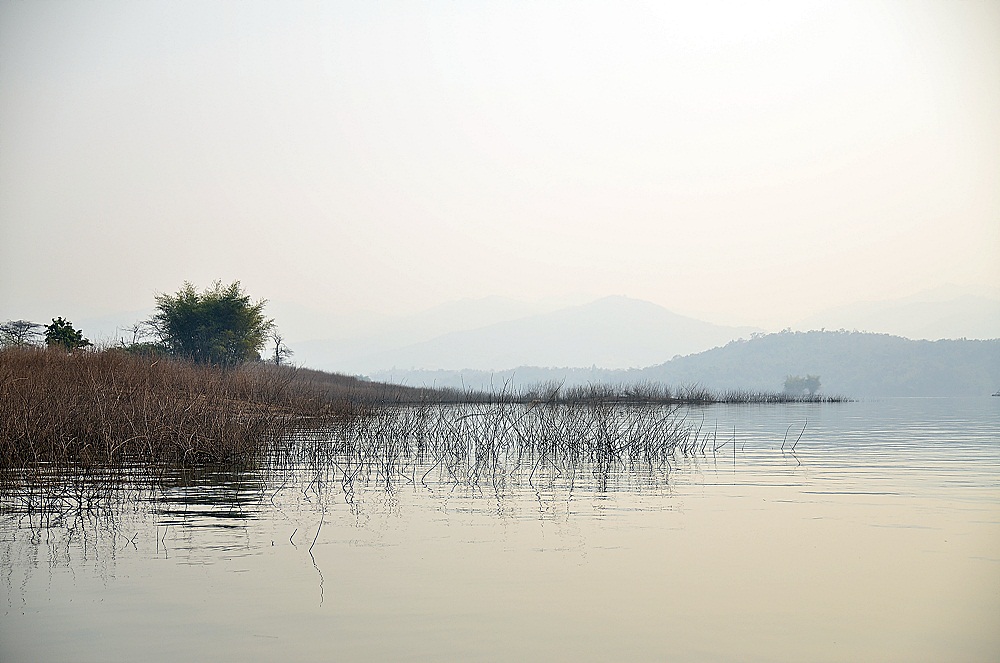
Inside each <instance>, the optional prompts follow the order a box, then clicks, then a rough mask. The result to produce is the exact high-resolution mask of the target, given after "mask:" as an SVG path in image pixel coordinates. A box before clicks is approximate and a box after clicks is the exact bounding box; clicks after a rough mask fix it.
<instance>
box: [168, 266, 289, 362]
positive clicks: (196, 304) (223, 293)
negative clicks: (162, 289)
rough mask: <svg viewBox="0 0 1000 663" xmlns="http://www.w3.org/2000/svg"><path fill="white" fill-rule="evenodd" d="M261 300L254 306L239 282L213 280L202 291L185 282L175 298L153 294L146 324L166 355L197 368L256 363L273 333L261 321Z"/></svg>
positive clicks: (267, 321)
mask: <svg viewBox="0 0 1000 663" xmlns="http://www.w3.org/2000/svg"><path fill="white" fill-rule="evenodd" d="M265 304H267V302H266V300H263V299H262V300H260V301H258V302H256V303H254V302H252V301H251V300H250V297H249V296H248V295H247V294H246V293H245V292H243V289H242V288H241V287H240V282H239V281H234V282H233V283H232V285H229V286H225V287H224V286H223V285H222V283H221V282H219V281H216V282H215V283H213V284H212V286H211V287H210V288H206V289H205V290H204V291H203V292H198V290H197V289H196V288H195V287H194V286H193V285H192V284H190V283H187V282H185V283H184V286H183V287H182V288H181V289H180V290H178V291H177V294H175V295H167V294H163V295H157V296H156V308H157V313H155V314H154V315H153V317H152V318H151V319H150V320H149V324H150V326H151V327H152V328H153V330H154V331H155V333H156V334H157V336H159V338H160V342H161V343H162V344H163V345H164V346H165V347H166V349H167V351H168V352H170V353H171V354H173V355H175V356H179V357H187V358H189V359H193V360H194V361H196V362H200V363H211V364H240V363H243V362H246V361H252V360H259V359H260V350H261V349H262V348H263V347H264V343H265V342H266V341H267V338H268V334H269V333H270V331H271V330H272V329H273V328H274V321H273V320H271V319H269V318H266V317H265V316H264V306H265Z"/></svg>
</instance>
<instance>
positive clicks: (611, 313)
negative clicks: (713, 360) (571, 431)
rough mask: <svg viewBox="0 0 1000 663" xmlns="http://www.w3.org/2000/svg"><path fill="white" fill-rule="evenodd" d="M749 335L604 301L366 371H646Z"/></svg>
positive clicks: (398, 356)
mask: <svg viewBox="0 0 1000 663" xmlns="http://www.w3.org/2000/svg"><path fill="white" fill-rule="evenodd" d="M754 331H757V330H755V329H754V328H752V327H724V326H721V325H714V324H711V323H708V322H703V321H701V320H695V319H694V318H687V317H684V316H681V315H677V314H676V313H672V312H670V311H668V310H667V309H665V308H662V307H660V306H657V305H656V304H653V303H650V302H647V301H642V300H638V299H631V298H628V297H620V296H614V297H605V298H603V299H598V300H596V301H593V302H590V303H587V304H583V305H580V306H572V307H568V308H564V309H560V310H557V311H551V312H547V313H541V314H537V315H531V316H527V317H522V318H518V319H515V320H507V321H503V322H497V323H495V324H491V325H487V326H484V327H479V328H475V329H469V330H465V331H454V332H451V333H447V334H443V335H441V336H438V337H435V338H432V339H430V340H427V341H424V342H421V343H415V344H412V345H408V346H405V347H401V348H395V349H392V350H387V351H383V352H379V353H373V354H371V355H369V356H368V357H365V358H364V359H363V360H362V361H363V363H364V364H365V365H367V366H368V367H369V368H368V369H367V370H369V371H371V370H377V369H387V368H390V367H400V368H416V369H462V368H474V369H505V368H510V367H513V366H519V365H546V366H596V367H600V368H628V367H639V366H648V365H650V364H652V363H656V362H661V361H664V360H665V359H668V358H670V357H672V356H675V355H681V354H688V353H691V352H697V351H699V350H705V349H707V348H711V347H714V346H717V345H721V344H724V343H727V342H729V341H731V340H733V339H735V338H740V337H742V336H749V335H750V334H751V333H753V332H754Z"/></svg>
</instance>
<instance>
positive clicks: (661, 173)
mask: <svg viewBox="0 0 1000 663" xmlns="http://www.w3.org/2000/svg"><path fill="white" fill-rule="evenodd" d="M215 279H221V280H223V281H225V282H229V281H232V280H237V279H239V280H241V281H242V283H243V284H244V286H245V287H246V288H247V290H248V291H249V292H250V294H251V295H253V296H254V297H255V298H256V297H264V298H268V299H270V300H272V301H274V302H279V301H280V302H284V303H288V304H292V305H298V306H306V307H312V308H322V309H325V310H327V311H331V312H334V313H335V314H337V315H344V316H350V315H353V314H355V313H356V312H358V311H360V310H370V311H378V312H383V313H393V312H410V311H414V310H417V309H420V308H424V307H428V306H431V305H434V304H438V303H442V302H446V301H450V300H455V299H458V298H470V297H471V298H476V297H484V296H488V295H502V296H507V297H515V298H520V299H528V300H532V299H538V298H542V297H559V296H565V295H580V294H587V295H593V296H595V297H597V296H603V295H609V294H622V295H628V296H631V297H637V298H642V299H648V300H650V301H653V302H655V303H657V304H660V305H663V306H666V307H667V308H670V309H672V310H675V311H677V312H680V313H685V314H689V315H697V316H699V317H702V318H704V319H707V320H710V321H713V322H721V323H727V324H749V325H758V326H762V327H765V328H768V327H769V328H781V327H784V326H786V325H787V324H790V323H791V322H793V321H794V320H797V319H800V318H803V317H805V316H807V315H809V314H811V313H814V312H815V311H818V310H821V309H824V308H827V307H831V306H837V305H841V304H846V303H850V302H854V301H858V300H878V299H889V298H894V297H901V296H906V295H910V294H913V293H915V292H918V291H920V290H923V289H928V288H935V287H938V286H940V285H942V284H945V283H952V284H959V285H968V286H986V287H998V286H1000V3H997V2H952V1H950V0H939V1H928V2H920V1H918V0H900V1H898V2H878V1H875V0H865V1H862V2H855V3H852V2H844V1H838V2H802V1H794V2H787V3H781V2H767V3H756V4H752V3H746V2H731V3H730V2H715V3H712V2H677V3H664V2H649V3H641V2H621V1H613V2H586V1H573V2H545V1H540V2H510V1H505V2H433V1H432V2H405V3H402V2H401V3H392V2H384V3H376V2H343V3H337V2H318V3H293V2H243V1H241V2H212V1H208V2H205V1H201V0H199V1H191V2H185V1H177V0H171V1H169V2H153V1H143V2H131V1H130V2H101V1H94V0H88V1H84V2H79V1H74V0H64V1H59V2H42V1H31V2H22V1H14V2H12V1H10V0H0V320H6V319H8V318H14V319H16V318H27V319H32V320H36V321H41V322H46V321H48V320H49V319H50V318H52V317H54V316H57V315H62V316H65V317H68V318H70V319H71V320H72V319H74V318H84V317H93V316H98V315H104V314H108V313H113V312H117V311H129V310H138V309H148V308H150V307H151V306H152V304H153V295H154V294H155V293H157V292H174V291H176V290H177V289H178V288H179V287H180V286H181V284H182V282H183V281H185V280H187V281H192V282H194V283H195V284H196V285H199V286H206V285H208V284H209V283H210V282H211V281H213V280H215ZM278 323H279V325H280V324H281V320H278ZM295 331H296V330H288V333H289V334H290V335H292V336H295V335H296V333H295Z"/></svg>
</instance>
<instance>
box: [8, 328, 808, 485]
mask: <svg viewBox="0 0 1000 663" xmlns="http://www.w3.org/2000/svg"><path fill="white" fill-rule="evenodd" d="M802 400H810V399H803V398H795V397H789V396H783V395H781V394H766V393H750V392H726V393H721V394H714V393H712V392H709V391H707V390H704V389H699V388H697V387H687V388H683V389H679V390H672V389H670V388H669V387H665V386H661V385H655V384H646V385H638V386H635V385H633V386H618V387H613V386H605V385H593V386H588V387H583V388H580V387H577V388H572V389H562V388H561V386H560V385H558V384H548V385H540V386H538V387H535V388H532V389H527V390H523V391H518V392H514V391H511V390H501V391H499V392H497V393H487V392H461V391H457V390H432V389H419V388H411V387H405V386H399V385H390V384H385V383H377V382H370V381H367V380H364V379H359V378H355V377H350V376H344V375H336V374H331V373H324V372H321V371H313V370H309V369H302V368H293V367H284V366H274V365H271V364H260V363H256V364H245V365H242V366H237V367H230V368H220V367H215V366H208V365H204V364H195V363H192V362H188V361H182V360H177V359H168V358H162V357H161V358H156V357H144V356H138V355H134V354H129V353H126V352H124V351H121V350H114V349H109V350H103V351H95V352H77V353H73V354H68V353H66V352H62V351H57V350H43V349H39V348H10V349H6V350H2V351H0V470H5V471H10V470H13V471H15V472H17V471H23V470H25V469H30V468H50V469H57V468H60V467H75V468H87V467H109V466H122V465H128V464H136V463H139V464H150V463H170V464H180V465H196V464H200V463H232V462H248V461H253V460H254V459H259V458H261V457H262V456H263V455H265V454H266V453H268V452H269V451H271V450H272V449H273V448H274V445H275V444H277V443H279V442H280V441H282V440H284V439H286V438H287V437H288V436H289V435H290V434H291V433H293V432H296V431H300V430H302V429H308V428H320V429H322V428H327V427H329V426H331V425H334V424H341V423H344V422H346V421H350V420H357V419H359V418H362V419H364V418H372V417H375V418H376V419H377V416H376V415H377V413H378V412H380V411H383V410H384V409H385V408H386V407H388V406H393V405H413V404H429V403H436V404H457V403H464V404H486V405H488V404H502V403H506V404H518V403H520V404H525V405H530V406H535V405H539V404H543V405H553V406H555V405H585V406H591V407H596V406H601V407H606V406H625V405H632V404H667V405H681V404H688V405H691V404H695V405H701V404H711V403H720V402H726V403H774V402H789V401H802ZM812 400H817V399H812ZM550 427H551V426H550Z"/></svg>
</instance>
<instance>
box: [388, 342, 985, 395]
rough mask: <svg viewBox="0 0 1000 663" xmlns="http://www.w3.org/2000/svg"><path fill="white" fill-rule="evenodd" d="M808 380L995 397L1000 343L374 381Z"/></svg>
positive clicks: (706, 356)
mask: <svg viewBox="0 0 1000 663" xmlns="http://www.w3.org/2000/svg"><path fill="white" fill-rule="evenodd" d="M807 374H812V375H819V376H820V379H821V381H822V390H821V391H822V392H823V393H826V394H831V395H835V394H836V395H844V396H849V397H854V398H865V397H880V396H976V395H989V394H991V393H993V392H994V391H996V389H997V388H998V387H1000V339H993V340H965V339H961V340H939V341H924V340H911V339H907V338H902V337H899V336H890V335H888V334H872V333H864V332H843V331H841V332H826V331H810V332H790V331H788V332H781V333H777V334H766V335H765V334H758V335H754V336H753V337H752V338H750V339H749V340H738V341H732V342H730V343H727V344H726V345H724V346H722V347H717V348H714V349H712V350H707V351H705V352H699V353H697V354H691V355H687V356H682V357H675V358H674V359H672V360H670V361H667V362H664V363H660V364H657V365H653V366H649V367H647V368H643V369H633V370H602V369H599V368H596V367H591V368H539V367H527V366H522V367H520V368H517V369H512V370H507V371H500V372H488V371H481V370H480V371H474V370H463V371H398V370H396V371H382V372H378V373H375V374H373V377H376V378H378V379H381V380H387V381H394V382H403V383H406V384H410V385H423V384H427V385H432V384H433V385H436V386H439V387H444V386H457V387H460V386H463V385H464V386H466V387H473V388H488V387H489V386H490V385H491V383H492V385H493V386H494V387H501V386H503V385H504V384H507V383H509V384H511V385H512V386H524V385H528V384H532V383H537V382H543V381H559V382H564V383H565V384H566V385H567V386H572V385H576V384H587V383H595V382H607V383H611V384H620V383H639V382H660V383H665V384H670V385H675V386H682V385H690V384H700V385H702V386H705V387H708V388H709V389H713V390H725V389H759V390H771V391H774V390H780V389H781V388H782V385H783V384H784V380H785V377H786V376H788V375H802V376H804V375H807Z"/></svg>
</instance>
